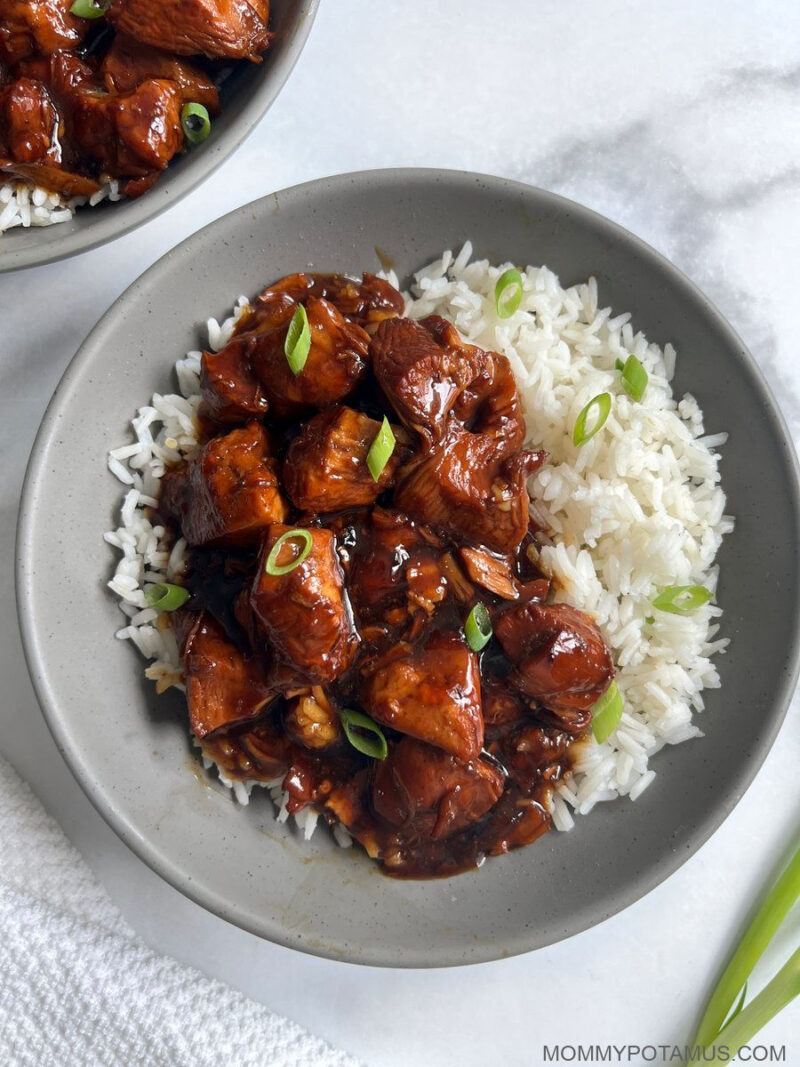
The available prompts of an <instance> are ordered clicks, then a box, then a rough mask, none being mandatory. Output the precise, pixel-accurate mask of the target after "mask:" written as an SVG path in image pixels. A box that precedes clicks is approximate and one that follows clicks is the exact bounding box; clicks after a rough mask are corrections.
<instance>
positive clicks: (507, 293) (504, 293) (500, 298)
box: [494, 267, 522, 319]
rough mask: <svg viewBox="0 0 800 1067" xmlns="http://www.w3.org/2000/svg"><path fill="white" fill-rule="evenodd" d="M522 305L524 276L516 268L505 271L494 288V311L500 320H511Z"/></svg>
mask: <svg viewBox="0 0 800 1067" xmlns="http://www.w3.org/2000/svg"><path fill="white" fill-rule="evenodd" d="M521 303H522V275H521V274H520V272H519V271H518V270H516V268H514V267H511V269H510V270H504V271H503V273H502V274H501V275H500V277H499V278H498V279H497V285H495V287H494V309H495V311H496V312H497V315H498V318H501V319H510V318H511V316H512V315H513V314H514V312H515V311H516V310H517V308H518V307H519V306H520V304H521Z"/></svg>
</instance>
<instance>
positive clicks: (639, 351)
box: [407, 243, 733, 829]
mask: <svg viewBox="0 0 800 1067" xmlns="http://www.w3.org/2000/svg"><path fill="white" fill-rule="evenodd" d="M471 255H472V247H471V245H470V244H469V243H467V244H466V245H465V246H464V248H463V249H462V250H461V252H460V253H459V255H458V257H457V258H455V259H454V258H453V256H452V253H450V252H445V254H444V255H443V256H442V258H441V259H440V260H437V262H435V263H432V264H431V265H430V266H428V267H426V268H425V269H424V270H422V271H420V272H419V274H417V276H416V283H415V285H414V293H413V295H414V299H412V300H411V301H410V302H409V304H408V308H407V310H408V313H409V314H410V315H412V316H414V317H415V318H421V317H423V316H425V315H430V314H438V315H442V316H444V317H445V318H447V319H449V320H450V321H452V322H453V323H455V325H456V327H457V328H458V330H459V332H460V333H461V335H462V336H463V337H464V338H465V339H466V340H467V341H471V342H473V343H475V344H477V345H480V346H481V347H483V348H489V349H493V350H495V351H499V352H503V353H505V355H506V356H507V357H508V358H509V360H510V361H511V365H512V367H513V370H514V374H515V376H516V379H517V383H518V386H519V391H520V396H521V398H522V402H523V405H524V407H525V412H526V418H527V423H528V444H529V446H530V447H532V448H545V449H547V451H548V452H549V454H550V457H549V460H548V462H547V463H546V464H545V465H544V466H543V468H542V469H541V470H539V471H538V472H537V473H536V474H535V475H534V476H533V477H532V478H531V481H530V490H531V497H532V500H533V504H532V514H533V516H534V518H535V519H536V521H537V523H538V524H539V526H540V527H541V528H543V529H544V530H546V531H548V532H549V535H550V536H549V537H547V538H546V540H547V541H548V542H551V543H546V544H544V545H543V547H542V549H541V553H540V557H539V562H540V566H541V567H542V569H543V570H544V571H545V573H547V574H549V575H551V576H552V577H553V578H555V579H556V580H557V581H556V590H557V592H556V595H555V599H556V600H558V601H563V602H565V603H568V604H572V605H573V606H574V607H576V608H580V609H581V610H583V611H587V612H589V613H590V614H592V615H593V616H594V617H595V619H596V620H597V622H598V624H599V626H600V628H601V630H602V631H603V634H604V636H605V639H606V641H607V642H608V645H609V647H610V648H611V650H612V653H613V656H614V662H615V663H616V664H617V667H618V673H617V684H618V687H619V690H620V692H621V693H622V696H623V700H624V704H625V712H624V714H623V717H622V720H621V722H620V723H619V726H618V727H617V729H616V730H615V731H614V733H613V734H612V735H611V737H610V738H609V739H608V740H607V741H606V742H604V743H603V744H601V745H598V744H597V743H595V742H591V743H590V744H587V745H586V746H584V747H583V749H582V754H581V756H580V758H579V761H578V763H577V765H576V769H575V772H574V774H572V775H569V776H568V778H567V780H566V781H565V782H564V783H563V784H562V786H561V787H560V790H559V793H560V796H559V798H558V799H557V800H555V801H554V803H553V822H554V825H556V826H557V827H558V828H559V829H569V827H570V826H571V825H572V817H571V816H570V813H569V809H570V808H572V809H574V810H575V811H577V812H579V813H580V814H586V813H587V812H589V811H591V809H592V808H593V807H594V805H595V804H596V803H597V802H598V801H601V800H612V799H613V798H614V797H617V796H628V797H630V799H631V800H636V799H637V798H638V797H639V796H641V794H642V793H643V792H644V790H645V789H646V788H647V786H648V785H649V784H650V783H651V782H652V781H653V778H654V777H655V772H654V771H653V770H651V769H650V768H649V759H650V757H651V756H652V755H654V754H655V753H656V752H658V750H659V749H660V748H662V747H663V746H664V745H668V744H671V745H674V744H678V743H679V742H681V741H686V740H688V739H689V738H691V737H697V736H700V733H701V731H700V729H699V728H698V726H697V723H696V722H695V715H696V714H697V713H698V712H701V711H702V710H703V696H702V694H703V690H704V689H715V688H718V686H719V684H720V683H719V676H718V674H717V670H716V668H715V667H714V665H713V663H712V656H713V655H714V654H715V653H717V652H722V651H723V650H724V649H725V647H726V646H727V644H728V640H727V638H719V637H718V636H717V635H718V631H719V617H720V616H721V614H722V610H721V608H719V607H717V606H716V605H714V604H707V605H705V606H704V607H702V608H699V609H698V610H697V611H695V612H693V613H692V614H691V615H673V614H668V613H665V612H660V611H656V610H654V608H653V606H652V600H653V598H654V597H655V596H656V595H657V594H658V592H659V591H660V590H661V589H663V588H664V587H665V586H670V585H703V586H706V587H707V588H708V589H711V590H715V589H716V584H717V569H716V567H715V566H714V559H715V557H716V554H717V551H718V549H719V547H720V544H721V541H722V538H723V536H724V535H725V534H726V533H729V532H730V531H731V530H732V529H733V519H732V518H730V517H729V516H727V515H725V514H724V511H725V494H724V493H723V491H722V489H721V488H720V485H719V481H720V475H719V458H720V457H719V455H718V454H717V453H716V451H715V449H716V448H717V447H718V446H719V445H722V444H724V443H725V441H726V440H727V434H725V433H713V434H710V435H706V434H705V430H704V426H703V413H702V411H701V410H700V408H699V406H698V404H697V401H696V400H695V399H694V397H692V396H691V395H690V394H687V395H686V396H684V397H683V398H682V399H681V400H676V399H675V398H673V395H672V389H671V386H670V382H671V380H672V377H673V374H674V370H675V355H676V354H675V350H674V348H673V347H672V346H671V345H669V344H668V345H666V346H665V348H664V350H663V351H662V350H661V349H660V348H658V347H657V346H656V345H655V344H652V343H650V342H648V340H647V338H646V337H645V336H644V334H642V333H639V332H637V333H635V332H634V328H633V326H632V325H631V323H630V315H628V314H622V315H619V314H617V315H615V314H614V313H613V312H612V311H611V309H610V308H601V307H599V306H598V293H597V283H596V282H595V279H594V278H590V279H589V280H588V281H587V282H586V283H585V284H582V285H576V286H573V287H572V288H570V289H564V288H562V287H561V285H560V284H559V281H558V278H557V277H556V276H555V274H553V272H552V271H551V270H548V269H547V267H539V268H536V267H528V268H527V269H526V270H525V272H524V275H523V294H522V301H521V303H520V306H519V309H518V310H517V311H515V312H514V314H513V315H512V316H511V317H510V318H507V319H501V318H499V317H498V315H497V313H496V310H495V302H494V288H495V284H496V282H497V279H498V278H499V276H500V275H501V274H502V273H503V271H504V270H506V269H507V268H509V267H511V266H513V264H510V263H505V264H501V265H499V266H491V265H490V264H489V263H488V262H486V261H485V260H484V261H482V262H470V259H471ZM631 354H633V355H635V356H636V357H637V358H638V359H639V360H640V361H641V362H642V364H643V365H644V367H645V369H646V370H647V373H648V376H649V379H648V384H647V389H646V390H645V393H644V396H643V398H642V400H641V401H639V402H636V401H633V400H631V399H630V397H628V396H627V394H626V393H625V392H624V390H623V389H622V387H621V376H620V373H619V371H618V370H616V369H615V363H616V361H617V360H618V359H621V360H622V361H623V362H624V361H625V360H626V359H627V357H628V356H629V355H631ZM603 392H608V393H611V395H612V397H613V403H612V409H611V414H610V415H609V418H608V421H607V422H606V424H605V426H604V427H603V429H602V430H601V431H600V432H599V433H597V434H596V435H595V437H593V438H592V439H591V440H590V441H589V442H588V443H586V444H585V445H583V446H582V447H580V448H578V447H576V446H575V445H574V444H573V443H572V429H573V427H574V425H575V420H576V419H577V417H578V414H579V413H580V411H581V410H582V409H583V407H584V406H585V405H586V404H587V403H588V402H589V401H590V400H591V399H592V397H594V396H597V395H598V394H599V393H603ZM648 620H652V621H648ZM559 801H563V802H564V803H561V802H559Z"/></svg>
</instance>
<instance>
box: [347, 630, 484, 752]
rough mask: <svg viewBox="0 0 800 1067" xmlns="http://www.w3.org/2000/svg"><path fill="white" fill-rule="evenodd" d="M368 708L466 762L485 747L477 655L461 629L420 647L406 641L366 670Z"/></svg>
mask: <svg viewBox="0 0 800 1067" xmlns="http://www.w3.org/2000/svg"><path fill="white" fill-rule="evenodd" d="M361 697H362V700H363V703H364V707H365V708H366V710H367V711H368V712H369V714H370V715H371V716H372V718H373V719H375V720H376V721H377V722H379V723H383V724H384V725H386V726H391V727H392V728H393V729H395V730H398V731H399V732H400V733H404V734H410V735H411V736H412V737H416V738H418V739H419V740H420V741H427V742H428V743H429V744H431V745H436V746H437V747H438V748H441V749H444V751H445V752H449V753H451V755H453V756H457V757H458V758H459V759H462V760H469V759H475V758H476V757H477V756H478V755H479V754H480V751H481V748H482V747H483V716H482V714H481V683H480V672H479V670H478V659H477V656H476V655H475V653H474V652H471V651H470V650H469V648H468V647H467V644H466V643H465V641H464V640H463V639H462V637H461V636H460V635H459V634H457V633H442V632H434V633H432V634H431V635H430V636H429V637H428V639H427V640H426V641H425V643H424V644H423V645H422V646H421V647H419V648H412V647H411V646H410V645H408V644H405V643H400V644H398V645H397V646H396V647H395V648H393V649H391V650H390V651H389V652H387V653H385V654H384V655H383V656H381V657H380V658H379V659H377V660H375V661H374V662H373V663H372V664H370V665H369V666H368V667H366V668H365V671H364V678H363V681H362V686H361Z"/></svg>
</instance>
